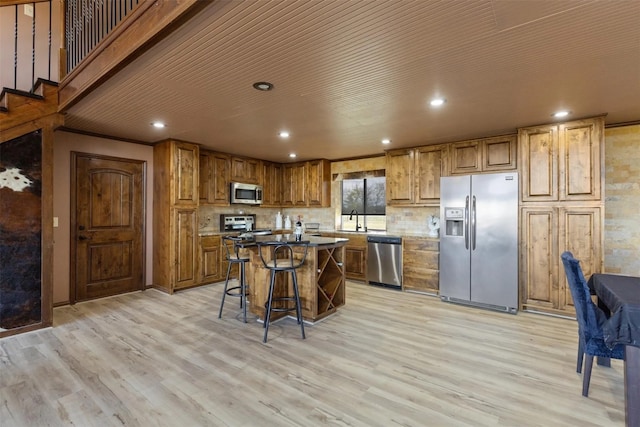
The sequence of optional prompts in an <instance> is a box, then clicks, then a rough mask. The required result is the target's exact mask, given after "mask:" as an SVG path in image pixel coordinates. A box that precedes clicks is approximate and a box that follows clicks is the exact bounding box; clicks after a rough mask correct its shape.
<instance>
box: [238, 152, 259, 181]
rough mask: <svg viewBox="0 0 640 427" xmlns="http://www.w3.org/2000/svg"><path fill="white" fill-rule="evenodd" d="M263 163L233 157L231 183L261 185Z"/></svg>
mask: <svg viewBox="0 0 640 427" xmlns="http://www.w3.org/2000/svg"><path fill="white" fill-rule="evenodd" d="M260 163H261V161H260V160H258V159H251V158H248V157H236V156H232V157H231V181H234V182H243V183H247V184H260V177H261V173H262V168H261V165H260Z"/></svg>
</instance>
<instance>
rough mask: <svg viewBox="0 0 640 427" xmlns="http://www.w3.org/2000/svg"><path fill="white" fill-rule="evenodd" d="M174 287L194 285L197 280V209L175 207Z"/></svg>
mask: <svg viewBox="0 0 640 427" xmlns="http://www.w3.org/2000/svg"><path fill="white" fill-rule="evenodd" d="M173 211H174V213H173V224H174V234H173V238H174V245H173V247H174V250H175V253H174V265H175V271H174V274H175V275H174V286H173V288H174V289H177V288H183V287H187V286H192V285H195V284H196V280H197V273H196V272H197V265H198V260H197V256H198V255H197V253H198V252H197V250H196V245H197V230H198V218H197V217H198V214H197V210H196V209H174V210H173Z"/></svg>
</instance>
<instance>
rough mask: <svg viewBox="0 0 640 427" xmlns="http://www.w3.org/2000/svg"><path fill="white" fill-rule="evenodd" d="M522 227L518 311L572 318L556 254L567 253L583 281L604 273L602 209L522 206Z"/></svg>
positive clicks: (564, 279) (562, 271)
mask: <svg viewBox="0 0 640 427" xmlns="http://www.w3.org/2000/svg"><path fill="white" fill-rule="evenodd" d="M521 224H522V227H521V245H522V246H521V250H520V254H521V271H520V296H521V301H522V308H523V309H524V310H530V311H541V312H545V313H551V314H559V315H567V316H574V315H575V312H574V308H573V302H572V299H571V293H570V291H569V286H568V284H567V281H566V276H565V273H564V267H563V266H562V262H561V261H560V255H561V254H562V252H564V251H571V252H572V253H573V255H574V256H575V257H576V258H577V259H579V260H580V266H581V267H582V270H583V272H584V275H585V277H586V278H587V279H588V278H589V276H590V275H591V274H593V273H596V272H600V271H602V262H603V260H602V218H601V208H600V207H565V206H536V207H524V208H522V213H521Z"/></svg>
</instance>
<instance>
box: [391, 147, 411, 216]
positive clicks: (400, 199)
mask: <svg viewBox="0 0 640 427" xmlns="http://www.w3.org/2000/svg"><path fill="white" fill-rule="evenodd" d="M414 156H415V152H414V150H413V149H412V148H407V149H402V150H392V151H387V153H386V160H387V167H386V173H385V175H386V187H387V204H388V205H412V204H413V203H414V200H415V191H414V179H413V176H414V167H415V166H414Z"/></svg>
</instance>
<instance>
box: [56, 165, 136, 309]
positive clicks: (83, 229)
mask: <svg viewBox="0 0 640 427" xmlns="http://www.w3.org/2000/svg"><path fill="white" fill-rule="evenodd" d="M72 164H73V165H75V167H74V169H73V172H75V174H74V176H73V178H72V188H75V191H74V192H72V212H71V230H72V231H71V237H72V244H71V252H72V256H71V262H72V265H71V269H70V271H71V276H72V277H71V287H70V288H71V289H70V296H69V297H70V300H71V302H72V303H73V302H77V301H83V300H88V299H93V298H101V297H105V296H110V295H115V294H121V293H125V292H132V291H136V290H142V289H143V288H144V274H143V271H144V269H143V266H144V198H145V197H144V191H143V189H144V180H145V163H144V162H141V161H136V160H127V159H119V158H113V157H102V156H96V155H90V154H81V153H73V163H72ZM73 196H75V197H73Z"/></svg>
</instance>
